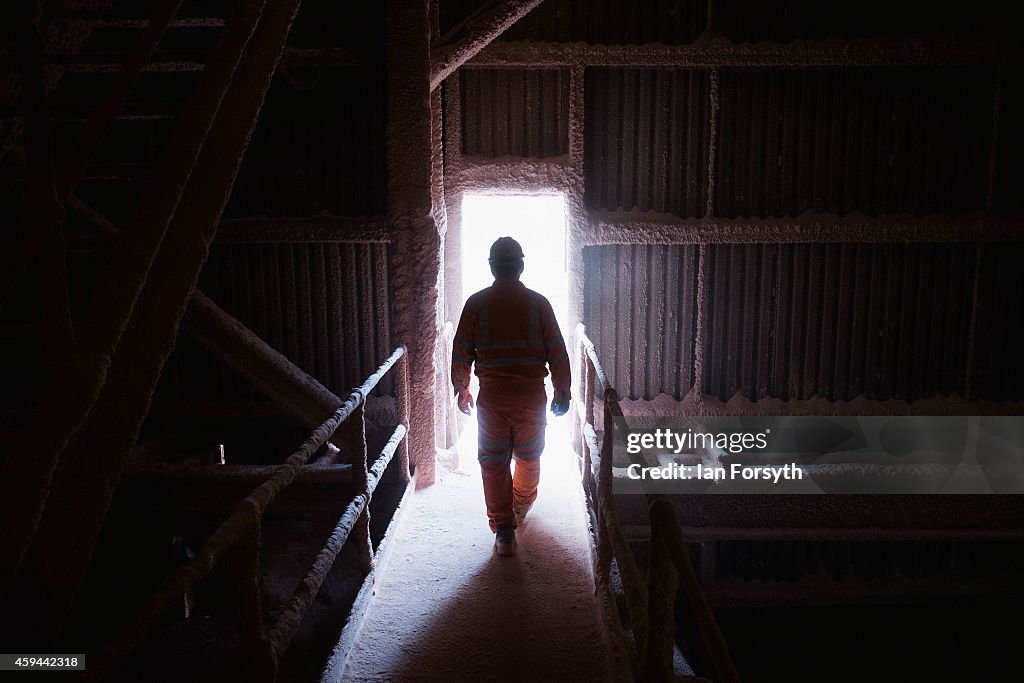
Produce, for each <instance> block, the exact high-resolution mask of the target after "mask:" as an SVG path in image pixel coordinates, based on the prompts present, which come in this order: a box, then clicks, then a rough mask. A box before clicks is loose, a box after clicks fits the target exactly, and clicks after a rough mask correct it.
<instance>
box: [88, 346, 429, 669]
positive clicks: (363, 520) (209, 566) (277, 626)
mask: <svg viewBox="0 0 1024 683" xmlns="http://www.w3.org/2000/svg"><path fill="white" fill-rule="evenodd" d="M405 355H406V348H405V346H399V347H398V348H396V349H395V350H394V352H392V354H391V355H390V356H389V357H388V358H387V360H385V361H384V362H383V363H382V364H381V365H380V366H379V367H378V368H377V370H376V371H375V372H374V373H373V374H372V375H370V376H369V377H368V378H367V379H366V381H365V382H363V383H362V384H361V385H360V386H359V387H357V388H355V389H353V390H352V392H351V393H350V394H349V396H348V398H347V399H346V401H345V402H344V403H343V404H342V405H341V406H339V407H338V409H337V410H335V411H334V413H333V414H332V415H331V416H330V417H328V418H327V419H326V420H325V421H324V422H323V423H322V424H321V425H320V426H319V427H317V428H316V429H315V430H313V432H312V433H311V434H310V435H309V437H308V438H307V439H306V440H305V441H304V442H303V443H302V445H301V446H299V448H298V449H297V450H295V451H294V452H293V453H292V454H291V455H290V456H288V458H287V459H286V460H285V461H284V462H283V463H282V464H281V465H279V466H278V467H276V468H275V469H274V471H273V474H271V476H270V477H269V478H268V479H267V480H266V481H264V482H263V483H262V484H260V485H259V486H257V487H256V488H255V489H253V491H252V492H251V493H250V494H249V495H248V496H246V497H245V498H244V499H243V500H241V501H240V502H239V503H238V504H237V505H235V508H234V510H233V512H232V513H231V515H230V516H229V517H228V518H227V519H226V520H225V521H224V522H223V523H222V524H221V525H220V526H219V527H218V528H217V529H216V530H215V531H214V532H213V533H212V534H211V535H210V536H209V537H208V538H207V539H206V540H205V541H204V542H203V544H202V545H201V546H200V548H199V550H198V551H197V552H196V554H195V555H194V556H193V557H192V558H191V559H189V560H188V561H187V562H185V563H183V564H182V565H180V566H179V567H178V568H177V570H175V572H174V573H173V574H171V576H169V577H168V578H167V579H166V580H165V581H164V582H163V584H161V586H160V587H159V588H158V589H157V590H156V591H155V592H154V593H153V594H152V595H151V596H150V597H149V598H148V599H147V600H146V601H145V602H144V603H143V604H142V605H141V606H140V607H139V608H138V609H137V610H136V611H135V612H134V613H133V614H132V616H131V617H130V618H129V619H128V620H127V622H126V623H125V624H124V625H123V626H122V627H121V629H120V630H118V631H117V632H116V633H115V634H114V636H113V637H112V638H111V640H110V641H108V643H107V645H106V646H105V647H104V648H103V649H102V650H101V651H100V652H99V653H97V654H96V655H95V656H93V657H91V658H90V666H89V678H91V679H94V680H100V679H103V678H105V677H106V676H108V675H109V674H110V673H111V672H112V671H113V669H114V668H115V667H116V666H117V664H118V662H119V661H120V660H121V658H123V657H124V656H125V655H127V654H128V653H129V652H131V651H132V650H133V649H134V648H135V647H137V646H138V645H139V643H140V642H141V641H142V639H143V637H144V636H145V635H146V633H148V632H149V630H150V629H151V628H152V626H153V625H154V624H155V623H156V621H157V620H158V619H159V618H160V617H161V616H162V615H163V614H165V613H166V612H167V610H168V609H169V608H170V607H171V606H172V605H173V604H174V603H175V602H176V601H178V600H180V599H181V596H182V595H183V594H184V593H185V592H187V591H188V590H190V589H191V588H192V587H193V586H194V585H195V584H196V583H198V582H199V581H201V580H202V579H203V578H205V577H206V576H207V575H208V574H209V573H210V572H211V571H212V570H213V568H214V567H216V566H217V565H218V564H219V563H221V562H226V563H229V564H231V566H232V571H233V572H234V574H235V576H234V581H233V583H234V585H235V587H236V593H237V596H236V599H237V600H238V602H239V603H240V604H239V614H240V617H239V624H238V627H239V635H240V636H241V638H242V666H243V668H244V670H245V674H246V680H269V681H273V680H276V678H277V672H278V669H279V666H280V662H281V659H282V658H283V656H284V652H285V651H286V650H287V648H288V646H289V644H290V643H291V641H292V638H293V637H294V635H295V632H296V631H297V630H298V627H299V625H300V624H301V623H302V619H303V617H304V616H305V613H306V610H307V609H308V608H309V606H310V605H311V604H312V603H313V600H314V598H315V597H316V594H317V592H318V591H319V589H320V586H321V584H322V583H323V581H324V579H325V578H326V576H327V572H328V571H329V570H330V568H331V566H332V565H333V564H334V561H335V559H336V558H337V556H338V553H339V552H340V551H341V548H342V546H343V545H344V544H345V542H346V541H347V540H348V539H349V537H350V536H351V535H352V533H353V532H355V533H356V536H357V542H358V543H359V551H360V560H361V562H362V565H363V571H364V573H365V574H367V575H369V573H370V572H371V571H372V569H373V555H372V548H371V547H370V541H369V527H368V524H369V515H368V513H367V511H368V508H369V504H370V500H371V499H372V496H373V492H374V490H375V489H376V487H377V484H378V483H379V481H380V478H381V477H382V476H383V473H384V470H385V469H386V468H387V466H388V464H389V463H390V462H391V460H392V458H393V457H394V455H395V452H396V451H397V450H398V448H399V446H400V445H401V444H403V443H404V441H405V436H406V434H407V431H408V412H407V408H408V404H409V401H408V396H405V395H403V394H404V393H405V392H407V391H408V382H407V381H406V376H407V367H406V366H407V359H404V358H403V357H404V356H405ZM400 359H402V364H401V370H400V372H401V377H400V378H399V379H400V381H399V383H398V392H399V394H400V396H399V404H400V416H399V420H400V423H399V425H398V426H397V427H396V428H395V430H394V432H393V433H392V435H391V438H390V439H389V441H388V443H387V445H386V446H385V447H384V448H383V450H382V451H381V453H380V454H379V456H377V458H376V459H375V460H374V463H373V466H372V468H370V467H368V464H369V463H368V459H367V448H366V437H365V419H364V416H363V405H364V403H365V402H366V397H367V396H368V395H369V394H370V392H371V391H373V389H374V387H376V386H377V384H378V383H379V382H380V380H381V379H382V378H383V377H384V375H385V374H386V373H387V372H388V371H389V370H391V368H392V367H394V365H395V364H396V363H398V362H399V361H400ZM353 417H354V418H355V423H356V424H355V426H354V428H353V430H352V434H353V437H352V438H353V457H354V458H355V459H356V460H357V462H355V463H353V465H354V468H353V470H354V471H353V483H354V484H355V485H356V486H358V487H359V490H358V491H357V493H356V494H355V495H354V496H353V499H352V500H351V501H350V502H349V504H348V505H347V507H346V508H345V511H344V512H343V513H342V515H341V517H340V518H339V520H338V523H337V525H336V526H335V528H334V530H333V531H332V533H331V535H330V537H329V538H328V540H327V543H326V544H325V545H324V547H323V548H322V549H321V551H320V552H319V553H318V555H317V558H316V560H315V561H314V563H313V565H312V567H311V569H310V570H309V572H308V573H307V574H306V576H305V577H304V578H303V580H302V581H301V582H300V583H299V586H298V588H296V590H295V592H294V594H293V596H292V599H291V600H290V601H289V602H288V605H287V607H286V608H285V610H284V611H283V612H282V613H281V615H280V616H279V617H278V618H277V620H276V622H275V623H274V625H273V626H272V627H271V628H270V629H269V631H268V630H267V629H266V628H264V625H263V618H262V608H261V606H260V602H261V598H260V584H261V574H260V567H259V545H260V534H261V527H262V521H263V515H264V513H265V512H266V510H267V508H268V507H269V506H270V504H271V503H272V502H273V501H274V499H275V498H276V497H277V496H278V495H279V494H280V493H281V492H282V491H284V490H285V489H286V488H288V486H289V485H290V484H291V483H292V482H293V481H295V478H296V476H297V475H298V473H299V471H300V470H301V468H302V466H303V465H305V464H306V463H307V462H308V461H309V458H310V457H311V456H312V454H313V453H314V452H315V451H316V450H317V449H319V448H321V447H322V446H323V445H324V444H326V443H327V442H328V440H329V439H331V438H332V437H333V436H334V433H335V432H336V431H337V429H338V428H339V427H340V426H341V425H342V423H344V422H346V421H348V420H349V419H350V418H353ZM402 460H403V479H404V480H405V481H406V482H408V479H409V477H408V464H407V463H408V455H407V452H406V451H405V450H403V452H402Z"/></svg>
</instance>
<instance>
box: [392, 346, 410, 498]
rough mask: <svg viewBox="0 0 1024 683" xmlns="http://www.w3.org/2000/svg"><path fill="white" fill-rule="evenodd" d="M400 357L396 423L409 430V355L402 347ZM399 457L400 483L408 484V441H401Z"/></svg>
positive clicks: (405, 439)
mask: <svg viewBox="0 0 1024 683" xmlns="http://www.w3.org/2000/svg"><path fill="white" fill-rule="evenodd" d="M400 348H401V349H402V351H403V353H402V357H401V358H399V359H398V377H397V378H396V382H395V385H396V391H395V393H396V394H397V395H398V423H399V424H400V425H403V426H404V427H405V428H406V430H408V429H409V353H408V351H407V350H406V348H405V347H404V346H402V347H400ZM399 449H400V450H399V457H400V458H401V462H402V481H403V483H406V484H408V483H409V481H410V480H411V479H412V473H411V472H410V469H409V439H408V437H406V438H404V439H402V443H401V445H400V446H399Z"/></svg>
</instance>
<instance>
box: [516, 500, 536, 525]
mask: <svg viewBox="0 0 1024 683" xmlns="http://www.w3.org/2000/svg"><path fill="white" fill-rule="evenodd" d="M532 507H533V503H530V504H529V505H527V506H526V507H524V508H522V509H521V510H520V509H516V508H513V509H512V513H513V514H514V515H515V517H516V526H517V527H520V526H523V525H524V524H525V523H526V515H528V514H530V508H532Z"/></svg>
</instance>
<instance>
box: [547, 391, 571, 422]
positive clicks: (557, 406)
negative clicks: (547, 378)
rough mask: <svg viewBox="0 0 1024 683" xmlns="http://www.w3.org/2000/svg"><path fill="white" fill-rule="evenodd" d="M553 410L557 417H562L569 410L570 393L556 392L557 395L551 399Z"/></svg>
mask: <svg viewBox="0 0 1024 683" xmlns="http://www.w3.org/2000/svg"><path fill="white" fill-rule="evenodd" d="M551 412H552V413H554V414H555V417H561V416H563V415H565V414H566V413H567V412H569V395H568V394H560V393H557V392H556V393H555V397H554V398H553V399H551Z"/></svg>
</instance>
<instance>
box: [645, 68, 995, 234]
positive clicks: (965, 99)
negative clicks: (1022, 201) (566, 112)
mask: <svg viewBox="0 0 1024 683" xmlns="http://www.w3.org/2000/svg"><path fill="white" fill-rule="evenodd" d="M993 75H994V74H993V70H992V69H990V68H989V69H985V68H948V67H947V68H941V69H940V68H934V69H932V68H915V69H888V68H870V69H869V68H859V69H849V68H848V69H815V70H779V69H743V70H734V69H726V70H723V71H722V72H721V82H720V83H721V85H720V90H719V92H720V102H721V105H720V118H719V123H718V137H717V142H716V145H717V155H716V171H715V178H716V184H715V213H716V215H720V216H728V217H735V216H795V215H798V214H800V213H802V212H804V211H807V210H815V211H828V212H832V213H838V214H846V213H849V212H851V211H862V212H864V213H867V214H869V215H877V214H880V213H899V212H910V213H915V214H919V215H924V214H929V213H933V212H939V213H949V214H958V213H964V212H970V211H975V210H981V209H984V208H985V198H986V193H987V190H988V173H989V155H990V149H991V130H992V98H993V89H994V78H993ZM640 101H644V100H643V99H640ZM653 110H654V108H653V107H652V111H653ZM640 179H642V176H640Z"/></svg>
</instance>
